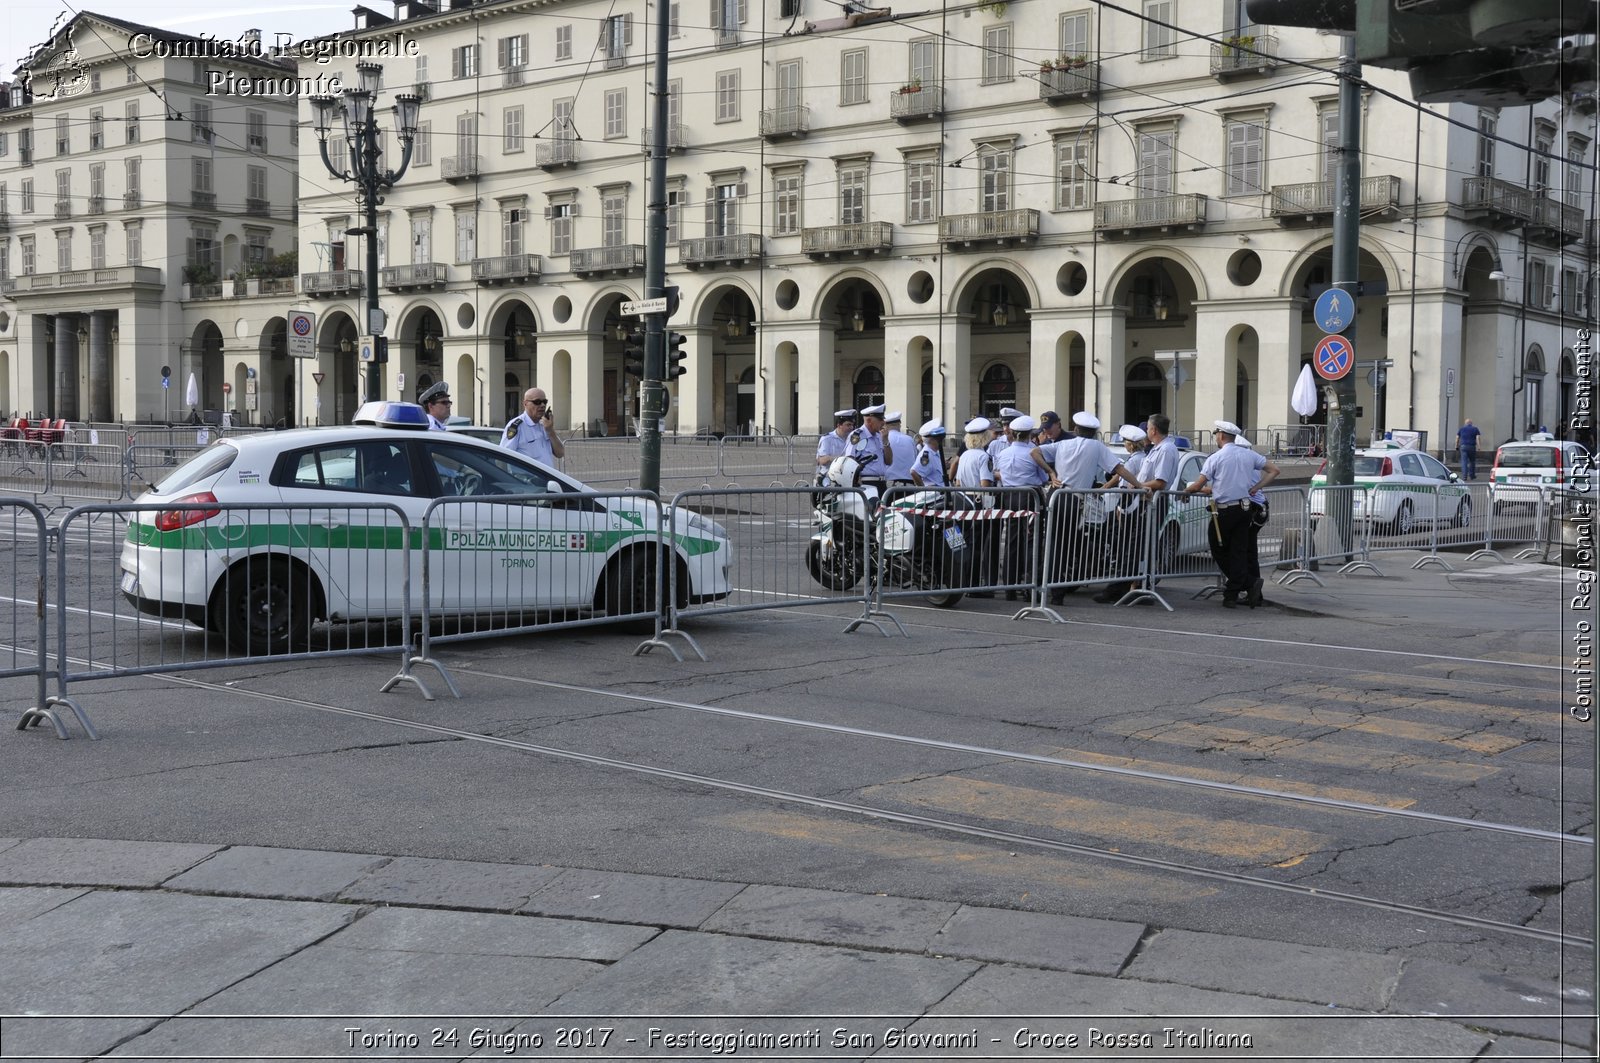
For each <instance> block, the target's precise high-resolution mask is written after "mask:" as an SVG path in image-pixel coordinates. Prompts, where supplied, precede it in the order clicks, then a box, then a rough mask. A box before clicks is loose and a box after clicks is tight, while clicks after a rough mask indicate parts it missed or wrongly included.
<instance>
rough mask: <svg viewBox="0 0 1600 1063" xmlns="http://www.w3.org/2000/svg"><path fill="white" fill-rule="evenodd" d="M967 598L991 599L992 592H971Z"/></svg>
mask: <svg viewBox="0 0 1600 1063" xmlns="http://www.w3.org/2000/svg"><path fill="white" fill-rule="evenodd" d="M967 597H968V598H993V597H994V591H973V592H972V593H971V594H969V595H967Z"/></svg>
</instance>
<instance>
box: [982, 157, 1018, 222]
mask: <svg viewBox="0 0 1600 1063" xmlns="http://www.w3.org/2000/svg"><path fill="white" fill-rule="evenodd" d="M978 175H979V176H978V203H979V206H978V209H979V210H981V211H983V212H984V213H985V214H990V213H994V212H996V211H1002V210H1010V209H1011V149H1010V148H1000V147H992V146H991V147H985V148H984V149H983V150H982V151H980V152H979V153H978Z"/></svg>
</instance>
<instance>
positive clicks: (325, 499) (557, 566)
mask: <svg viewBox="0 0 1600 1063" xmlns="http://www.w3.org/2000/svg"><path fill="white" fill-rule="evenodd" d="M357 421H358V422H362V421H366V422H371V423H366V424H361V423H358V424H357V425H356V426H353V427H348V428H332V429H329V428H320V429H302V430H296V431H288V432H266V433H261V434H258V435H248V436H238V437H228V438H225V439H222V440H220V441H218V442H217V443H216V444H215V445H213V446H211V447H209V448H207V449H206V450H204V451H202V452H201V453H199V454H197V455H195V456H194V457H193V458H191V459H190V460H189V461H188V462H186V463H184V464H183V465H182V466H180V467H179V468H178V469H176V470H175V471H174V472H173V473H172V474H171V475H170V476H168V477H167V478H166V479H165V480H163V481H162V482H161V483H159V484H157V485H156V487H155V488H154V489H153V490H152V491H150V492H149V493H148V494H146V495H144V496H142V497H141V498H140V502H141V503H166V504H168V505H170V506H171V507H172V508H170V509H164V510H161V511H159V512H157V511H148V512H141V513H138V514H135V515H134V517H133V519H132V520H131V521H130V523H129V526H128V532H127V538H126V541H125V543H124V545H123V551H122V559H121V569H122V588H121V589H122V592H123V594H124V596H125V597H126V598H127V599H128V600H129V601H130V602H132V603H133V604H134V606H135V607H136V608H138V609H139V610H140V611H142V612H146V613H151V614H155V615H158V616H163V617H173V618H182V619H185V620H188V621H190V622H191V623H194V624H197V625H200V626H203V627H206V628H208V629H210V630H212V631H214V632H217V633H219V634H222V635H224V636H226V637H227V639H228V641H229V644H230V645H231V646H232V647H233V648H234V649H235V650H236V651H237V652H241V653H273V654H277V653H286V652H295V651H298V650H300V649H303V648H304V647H305V646H306V644H307V641H308V637H309V633H310V629H311V625H312V624H313V623H314V622H315V621H318V620H329V621H360V620H392V619H397V618H398V617H399V616H400V615H401V603H402V600H403V597H402V595H401V593H400V588H401V587H402V586H403V585H404V578H403V577H404V576H406V575H409V578H410V603H409V604H410V608H411V610H412V613H413V615H417V613H418V612H419V611H420V609H421V607H422V590H423V584H424V580H423V568H424V563H426V566H427V575H428V578H427V581H426V582H427V585H428V596H429V597H428V604H429V611H430V614H431V615H433V616H452V617H462V616H485V615H494V616H511V617H524V618H526V617H527V616H528V614H530V613H539V614H544V615H548V614H552V613H554V614H556V615H558V616H560V617H563V618H572V619H591V618H595V617H605V616H625V615H630V614H631V615H634V616H637V615H638V614H639V613H640V612H653V611H654V608H655V602H656V595H657V589H656V588H657V586H658V580H657V578H656V575H655V568H656V554H655V552H654V551H653V550H652V549H650V545H651V543H652V542H653V541H654V537H653V532H654V528H655V527H656V524H657V522H658V519H659V512H660V510H659V508H658V506H657V504H656V503H655V502H654V501H652V500H650V499H648V498H640V497H631V496H615V497H613V496H605V495H600V496H593V495H585V494H584V492H586V491H587V490H588V489H587V488H585V487H584V485H583V484H581V483H579V482H578V481H576V480H573V479H571V478H570V477H567V476H565V475H563V474H562V473H559V472H557V471H555V470H553V469H550V468H548V467H546V466H544V465H541V464H539V463H538V462H535V461H532V460H530V459H528V458H525V457H523V456H521V455H519V454H515V453H512V452H510V451H508V450H505V449H503V448H501V447H499V446H495V445H491V444H488V443H485V442H482V441H480V440H476V439H473V438H471V437H470V436H466V435H463V434H460V433H448V432H429V431H426V430H425V428H426V424H427V419H426V415H425V414H424V413H423V411H422V409H421V407H419V406H415V405H412V404H409V403H369V404H368V405H367V406H365V407H363V408H362V412H361V413H358V414H357ZM507 495H520V496H528V495H538V496H539V497H537V498H527V497H523V498H517V499H507V500H505V501H496V500H495V496H507ZM563 496H566V497H563ZM573 496H576V497H573ZM441 499H442V500H445V501H442V502H441V501H439V500H441ZM251 504H253V505H251ZM230 507H232V508H230ZM389 507H392V508H389ZM395 510H398V511H399V512H400V513H403V514H404V516H405V518H406V521H408V522H409V527H410V542H409V547H410V548H409V553H408V552H407V550H406V539H405V533H404V530H403V528H404V525H402V523H401V522H400V520H399V519H398V517H397V514H396V513H395V512H394V511H395ZM667 536H668V539H669V542H670V546H671V550H672V554H673V556H674V559H675V560H674V564H675V567H676V570H677V575H676V586H677V597H678V600H679V602H680V603H688V602H703V601H711V600H716V599H720V598H724V597H726V596H727V594H728V592H729V586H728V566H729V563H730V545H729V541H728V536H727V533H726V531H724V529H723V528H722V526H721V525H719V524H717V523H716V522H715V521H712V520H709V519H707V518H705V517H703V516H700V515H699V514H695V513H690V512H685V511H674V513H673V517H672V522H671V525H670V527H669V528H668V529H667ZM407 556H409V559H410V567H409V573H408V572H407V568H406V565H405V563H404V559H405V558H406V557H407Z"/></svg>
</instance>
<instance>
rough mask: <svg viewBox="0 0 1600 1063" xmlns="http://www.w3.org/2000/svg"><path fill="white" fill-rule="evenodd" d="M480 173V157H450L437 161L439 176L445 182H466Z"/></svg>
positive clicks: (481, 163) (481, 157)
mask: <svg viewBox="0 0 1600 1063" xmlns="http://www.w3.org/2000/svg"><path fill="white" fill-rule="evenodd" d="M482 172H483V156H482V155H450V156H447V157H445V158H443V159H440V160H439V176H440V177H442V178H444V179H445V180H446V181H466V180H470V179H471V178H474V177H476V176H478V174H480V173H482Z"/></svg>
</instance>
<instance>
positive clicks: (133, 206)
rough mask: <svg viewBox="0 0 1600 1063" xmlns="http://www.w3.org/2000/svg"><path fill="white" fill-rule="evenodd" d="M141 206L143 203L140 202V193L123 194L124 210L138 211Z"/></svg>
mask: <svg viewBox="0 0 1600 1063" xmlns="http://www.w3.org/2000/svg"><path fill="white" fill-rule="evenodd" d="M141 205H142V204H141V201H140V198H139V193H137V192H124V193H122V209H123V210H138V209H139V207H140V206H141Z"/></svg>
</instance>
